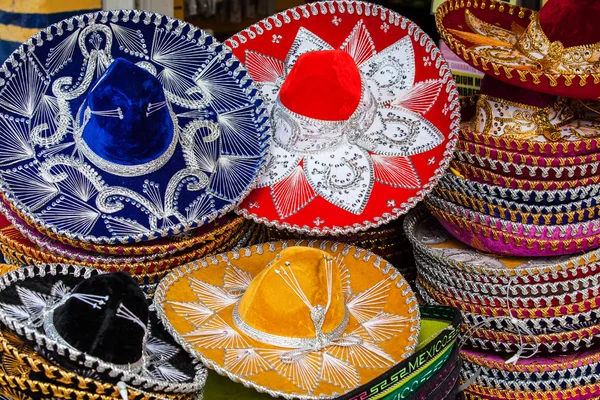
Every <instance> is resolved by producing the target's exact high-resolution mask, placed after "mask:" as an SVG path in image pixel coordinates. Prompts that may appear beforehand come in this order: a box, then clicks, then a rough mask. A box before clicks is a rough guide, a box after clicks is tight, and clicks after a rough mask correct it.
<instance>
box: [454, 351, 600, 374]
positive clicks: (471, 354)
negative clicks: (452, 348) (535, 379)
mask: <svg viewBox="0 0 600 400" xmlns="http://www.w3.org/2000/svg"><path fill="white" fill-rule="evenodd" d="M460 358H461V359H463V360H465V361H467V362H469V363H471V364H473V365H479V366H481V367H484V368H488V369H497V370H500V371H508V372H525V373H529V374H534V373H544V372H550V373H552V372H558V371H564V370H568V369H574V368H581V367H585V366H588V365H592V364H597V363H599V362H600V351H598V350H597V349H586V350H578V351H576V352H574V353H572V354H569V355H564V356H560V357H552V356H540V357H532V358H528V359H521V360H518V361H517V362H516V363H507V362H506V360H505V358H503V357H502V356H500V355H498V354H496V353H492V352H483V351H477V350H471V349H463V350H462V351H461V354H460Z"/></svg>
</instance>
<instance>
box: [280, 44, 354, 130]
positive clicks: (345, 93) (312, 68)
mask: <svg viewBox="0 0 600 400" xmlns="http://www.w3.org/2000/svg"><path fill="white" fill-rule="evenodd" d="M361 95H362V83H361V77H360V72H359V70H358V67H357V66H356V62H355V61H354V59H353V58H352V57H351V56H350V55H349V54H348V53H346V52H345V51H341V50H322V51H312V52H309V53H305V54H302V55H301V56H300V57H298V59H297V60H296V63H295V64H294V66H293V68H292V70H291V71H290V73H289V75H288V76H287V78H286V79H285V81H284V83H283V85H282V86H281V89H280V91H279V99H280V101H281V103H282V104H283V105H284V106H285V107H286V108H288V109H289V110H290V111H293V112H295V113H296V114H300V115H302V116H305V117H309V118H314V119H319V120H325V121H343V120H346V119H348V118H350V117H351V116H352V114H353V113H354V111H356V109H357V107H358V105H359V103H360V100H361Z"/></svg>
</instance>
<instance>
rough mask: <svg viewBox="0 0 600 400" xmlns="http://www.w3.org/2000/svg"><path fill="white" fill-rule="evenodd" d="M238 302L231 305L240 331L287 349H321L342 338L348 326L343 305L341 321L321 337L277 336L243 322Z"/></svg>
mask: <svg viewBox="0 0 600 400" xmlns="http://www.w3.org/2000/svg"><path fill="white" fill-rule="evenodd" d="M238 304H239V302H238V303H236V304H235V306H234V307H233V312H232V318H233V323H234V324H235V326H236V327H237V328H238V329H239V330H240V331H242V332H243V333H244V334H245V335H247V336H249V337H250V338H252V339H254V340H256V341H258V342H262V343H268V344H270V345H273V346H277V347H283V348H287V349H321V348H323V347H325V346H329V345H332V344H334V343H335V342H336V341H337V340H339V339H340V338H342V335H343V334H344V331H345V330H346V328H347V327H348V322H349V321H350V314H349V313H348V308H347V307H345V306H344V319H343V320H342V322H341V323H340V324H339V325H338V326H337V327H335V328H334V329H333V330H332V331H331V332H329V333H323V337H316V338H294V337H288V336H279V335H273V334H271V333H267V332H263V331H260V330H258V329H256V328H253V327H251V326H250V325H248V324H247V323H246V322H244V320H243V319H242V317H241V316H240V314H239V311H238Z"/></svg>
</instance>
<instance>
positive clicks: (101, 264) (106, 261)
mask: <svg viewBox="0 0 600 400" xmlns="http://www.w3.org/2000/svg"><path fill="white" fill-rule="evenodd" d="M0 210H2V205H1V204H0ZM249 228H250V223H249V222H245V223H244V221H243V220H240V219H237V220H233V221H231V222H230V223H229V224H226V225H224V226H223V227H221V228H218V229H216V230H215V231H214V232H210V234H207V235H204V239H206V242H205V243H203V244H200V245H196V246H194V247H191V248H189V249H186V250H183V251H179V252H177V253H175V254H172V255H170V256H168V257H156V256H147V257H145V256H125V257H119V256H103V255H97V254H94V253H86V252H84V251H81V250H77V249H73V248H69V247H68V246H60V245H57V244H56V243H52V241H49V240H44V236H43V235H41V234H40V233H39V232H37V231H35V230H34V229H33V228H31V227H29V226H28V225H24V224H23V223H22V221H19V220H18V218H15V217H14V215H11V214H9V213H7V214H5V215H4V216H1V215H0V243H2V244H3V245H4V246H6V247H7V248H9V249H10V250H12V251H14V252H15V253H17V254H22V255H25V256H27V257H30V258H32V259H34V260H37V262H36V263H37V264H44V263H49V264H56V263H58V264H75V265H82V266H87V267H91V268H97V269H100V270H103V271H106V272H114V271H126V272H129V273H130V274H132V275H145V274H152V273H156V272H161V271H163V272H164V271H167V270H169V269H172V268H174V267H176V266H179V265H183V264H185V263H187V262H190V261H192V260H195V259H198V258H200V257H204V256H206V255H208V254H212V253H214V251H215V250H216V249H223V248H225V249H227V244H231V246H233V245H234V244H235V243H237V242H238V241H239V240H240V239H241V238H242V237H243V236H244V235H245V233H246V232H247V231H248V229H249ZM30 238H33V239H34V240H36V242H37V241H38V240H39V241H40V242H39V243H40V244H42V246H40V244H36V243H34V242H33V241H32V240H31V239H30Z"/></svg>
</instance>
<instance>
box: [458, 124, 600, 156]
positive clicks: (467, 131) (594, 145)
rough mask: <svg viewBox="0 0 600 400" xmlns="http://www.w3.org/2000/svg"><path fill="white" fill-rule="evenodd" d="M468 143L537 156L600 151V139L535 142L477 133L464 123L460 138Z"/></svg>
mask: <svg viewBox="0 0 600 400" xmlns="http://www.w3.org/2000/svg"><path fill="white" fill-rule="evenodd" d="M459 140H463V141H466V142H471V143H476V144H481V145H484V146H489V147H495V148H498V149H500V150H505V151H517V152H521V153H523V154H531V155H535V156H549V157H558V156H560V155H562V154H573V153H574V154H578V155H580V156H581V155H584V154H589V153H591V152H592V151H594V152H597V151H600V138H589V139H581V140H575V141H558V142H534V141H528V140H522V139H513V138H507V137H503V136H491V135H484V134H482V133H479V132H477V131H476V130H475V129H474V127H473V124H471V123H464V124H463V125H462V129H461V130H460V138H459Z"/></svg>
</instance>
